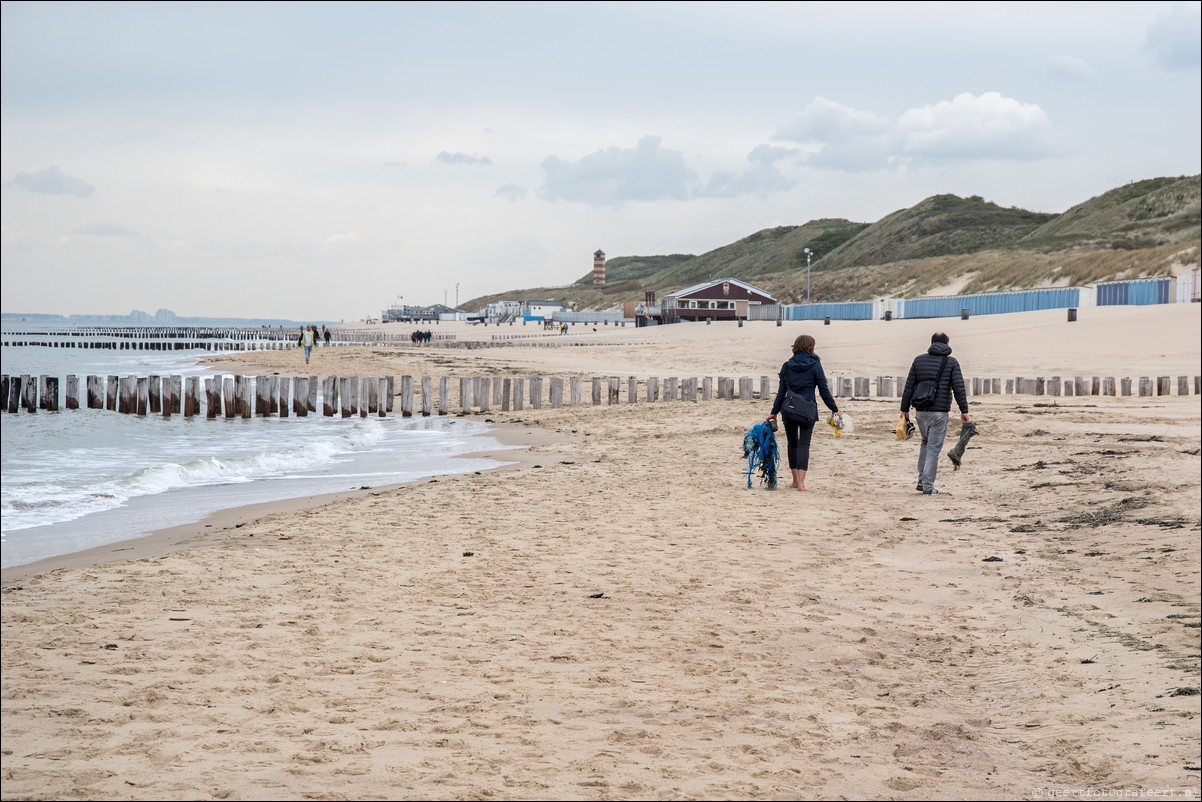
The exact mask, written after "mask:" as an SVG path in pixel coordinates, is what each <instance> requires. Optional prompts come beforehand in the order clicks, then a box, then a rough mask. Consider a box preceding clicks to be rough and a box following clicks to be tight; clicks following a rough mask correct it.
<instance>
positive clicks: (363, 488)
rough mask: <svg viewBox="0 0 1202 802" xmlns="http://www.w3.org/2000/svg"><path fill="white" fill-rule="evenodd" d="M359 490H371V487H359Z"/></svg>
mask: <svg viewBox="0 0 1202 802" xmlns="http://www.w3.org/2000/svg"><path fill="white" fill-rule="evenodd" d="M359 489H360V490H371V485H359Z"/></svg>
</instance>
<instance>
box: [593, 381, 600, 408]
mask: <svg viewBox="0 0 1202 802" xmlns="http://www.w3.org/2000/svg"><path fill="white" fill-rule="evenodd" d="M593 406H595V407H598V406H601V377H600V376H594V377H593Z"/></svg>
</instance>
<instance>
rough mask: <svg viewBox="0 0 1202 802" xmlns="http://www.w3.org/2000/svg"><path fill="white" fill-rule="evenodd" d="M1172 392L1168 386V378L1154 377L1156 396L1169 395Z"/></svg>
mask: <svg viewBox="0 0 1202 802" xmlns="http://www.w3.org/2000/svg"><path fill="white" fill-rule="evenodd" d="M1171 392H1172V386H1171V385H1170V384H1169V377H1168V376H1157V377H1156V394H1157V395H1169V394H1170V393H1171Z"/></svg>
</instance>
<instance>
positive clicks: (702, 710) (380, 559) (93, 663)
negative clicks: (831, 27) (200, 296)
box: [2, 304, 1202, 799]
mask: <svg viewBox="0 0 1202 802" xmlns="http://www.w3.org/2000/svg"><path fill="white" fill-rule="evenodd" d="M1081 312H1082V313H1081V317H1080V320H1078V321H1077V322H1076V323H1072V324H1069V323H1067V322H1066V321H1065V316H1064V312H1063V310H1059V311H1058V312H1056V313H1055V314H1053V313H1028V314H1022V315H1009V316H995V317H980V318H974V319H972V320H969V321H960V320H952V321H891V322H888V323H885V322H864V323H836V324H833V325H831V326H829V327H825V326H822V325H820V324H819V325H814V324H813V323H807V324H802V323H788V324H785V325H784V326H781V327H777V326H775V324H773V323H754V324H748V325H746V326H744V327H736V326H735V325H734V324H729V323H728V324H715V325H713V326H704V325H699V324H689V325H679V326H667V327H658V328H653V329H638V330H635V329H630V328H624V329H615V328H613V327H608V329H607V328H606V327H597V328H598V331H596V332H594V331H592V327H588V328H587V329H585V328H584V327H577V330H575V331H573V332H572V333H571V334H568V335H564V336H562V337H560V336H559V335H548V337H549V338H556V337H558V340H553V341H555V342H557V343H559V344H558V345H557V346H553V347H532V344H541V343H546V342H549V341H552V340H548V339H547V338H543V337H541V336H535V337H530V338H528V339H526V340H525V341H523V340H514V341H513V342H516V343H522V342H525V343H526V344H519V345H515V346H514V347H512V348H485V349H478V350H460V349H436V348H429V349H425V350H420V351H419V350H418V349H414V348H412V347H410V346H408V345H407V344H406V345H404V346H401V347H395V348H394V347H387V346H379V347H357V348H349V347H348V348H332V349H318V351H317V352H316V353H315V356H314V363H313V364H312V365H310V366H309V370H306V369H305V367H304V364H303V357H302V356H301V355H300V354H299V352H297V351H283V352H262V353H255V354H243V355H232V356H222V357H220V358H219V360H218V364H220V365H221V366H222V369H223V370H228V371H231V372H233V371H235V370H237V371H243V372H249V373H253V372H259V371H262V372H273V371H279V372H281V373H309V372H313V373H318V374H320V375H334V374H337V375H353V374H358V375H373V374H379V375H385V374H392V375H398V376H399V375H402V374H405V373H408V374H411V375H415V376H416V375H421V374H422V373H426V374H428V375H433V376H441V375H451V376H456V377H457V376H462V375H485V374H488V375H494V376H500V375H512V376H529V375H536V374H537V375H545V376H552V375H560V376H569V375H580V376H593V375H601V376H606V375H616V376H621V377H623V378H625V377H626V376H628V375H635V376H638V377H639V378H640V379H645V378H646V377H647V376H658V377H661V379H662V378H665V377H668V376H706V375H708V376H715V377H716V376H719V375H721V376H731V377H739V376H752V377H754V378H755V386H756V388H757V389H758V387H759V379H758V377H759V376H761V375H770V376H773V377H775V373H776V371H777V369H778V368H779V366H780V363H781V362H782V361H784V359H785V358H786V357H787V356H788V354H789V350H788V349H789V344H790V343H791V342H792V339H793V337H795V336H796V335H797V334H799V333H802V332H807V333H811V334H813V335H814V336H815V337H816V338H817V340H818V348H817V351H818V353H819V354H820V355H821V356H822V358H823V362H824V364H825V365H826V369H827V372H828V373H829V374H832V375H835V374H837V375H847V376H851V375H862V376H876V375H877V374H886V375H895V376H896V375H903V376H904V375H905V372H906V369H907V367H908V365H909V362H910V359H911V358H912V357H913V356H914V355H915V354H917V353H919V352H921V351H923V350H925V347H926V344H927V343H928V342H929V337H930V332H931V331H932V330H933V329H934V328H935V327H937V326H942V327H943V328H945V329H946V330H947V331H948V333H949V334H950V335H951V338H952V342H951V344H952V347H953V349H954V352H955V354H956V356H957V357H958V358H959V359H960V360H961V362H962V364H963V366H964V371H965V375H966V376H967V377H972V376H1002V377H1013V376H1015V375H1019V376H1027V377H1034V376H1051V375H1061V376H1062V377H1065V378H1069V377H1072V376H1074V375H1105V376H1134V377H1138V376H1161V375H1163V376H1173V377H1174V388H1175V386H1176V382H1175V377H1176V376H1177V375H1189V376H1191V377H1192V376H1194V375H1196V374H1198V373H1199V365H1200V364H1202V336H1200V335H1202V329H1200V326H1199V320H1200V318H1199V306H1198V305H1196V304H1194V305H1174V306H1169V307H1143V308H1139V307H1129V308H1117V309H1115V308H1109V309H1087V310H1081ZM507 329H508V330H507ZM523 329H524V330H523ZM459 333H460V336H461V337H477V338H488V337H491V336H492V335H493V334H506V335H516V334H535V332H533V331H531V330H530V329H529V328H524V327H520V326H518V327H506V329H502V330H501V331H500V332H497V331H483V330H480V329H475V330H469V329H467V328H466V327H460V329H459ZM569 343H576V344H575V345H570V344H569ZM623 386H625V381H623ZM1191 387H1192V379H1191ZM773 388H774V389H775V379H774V378H773ZM453 392H454V391H453ZM839 401H840V408H841V409H843V410H844V411H845V412H847V414H848V415H849V416H850V417H851V418H852V419H853V420H854V422H855V431H854V433H852V434H850V435H847V436H845V437H842V438H838V439H836V438H835V437H834V436H833V430H832V429H830V428H829V427H826V426H824V425H823V426H820V427H819V430H818V432H817V433H816V435H815V441H814V447H813V452H812V461H811V466H810V472H809V475H808V476H807V485H808V486H809V487H810V488H811V492H809V493H798V492H795V491H790V490H785V489H783V488H782V489H781V490H778V491H775V492H769V491H766V490H764V489H762V488H761V487H760V486H759V485H758V483H757V482H754V481H753V487H752V489H748V488H747V477H746V475H745V471H746V461H745V460H744V459H743V455H742V438H743V435H744V433H745V432H746V431H747V429H748V428H749V427H750V426H752V425H754V424H755V423H756V422H757V421H759V420H762V419H763V417H764V416H765V415H766V414H767V412H768V410H769V403H770V402H769V401H760V400H756V401H711V402H708V403H701V402H698V403H681V402H669V403H664V402H661V403H657V404H648V403H638V404H634V405H629V404H625V403H623V404H620V405H616V406H609V405H602V406H597V407H594V406H592V405H591V404H590V403H589V399H588V392H587V390H586V393H585V403H584V405H583V406H581V407H577V408H564V409H558V410H552V409H549V408H544V409H541V410H533V409H529V408H527V409H524V410H521V411H518V412H507V413H500V412H495V411H494V412H493V413H490V414H489V415H488V416H487V417H488V418H489V419H492V420H495V421H496V422H497V423H498V425H499V426H500V427H501V428H502V430H503V431H504V432H505V436H506V437H509V438H518V439H520V438H523V437H524V438H528V441H529V447H528V449H527V450H526V452H525V456H524V459H523V462H522V464H521V465H520V466H519V467H518V468H516V469H514V470H503V471H492V472H485V473H481V474H472V475H466V476H457V477H440V478H438V479H437V480H431V481H425V482H419V483H415V484H413V485H409V486H404V487H396V488H377V489H372V490H368V491H361V492H358V493H353V494H346V495H344V496H342V497H339V498H337V499H313V500H308V501H304V502H297V503H282V504H279V505H273V506H269V507H267V508H258V509H255V510H243V511H232V512H231V513H228V514H226V515H225V517H223V518H222V519H221V520H220V522H219V524H218V525H216V526H209V527H207V531H206V533H205V534H204V535H203V541H201V540H196V541H189V540H188V536H186V535H185V534H181V533H179V532H177V533H175V535H174V537H175V540H174V541H170V540H167V539H164V536H160V537H159V539H158V540H157V541H154V540H153V539H152V541H153V542H155V543H157V544H158V545H157V547H156V548H157V551H155V550H152V551H151V552H147V553H146V554H145V556H141V557H140V558H139V559H133V560H124V559H121V560H120V561H117V560H118V559H119V555H117V554H114V553H109V554H108V555H107V556H106V555H104V554H98V555H91V556H90V557H87V558H79V557H76V558H74V559H75V561H74V562H71V561H70V560H69V559H67V558H64V559H62V560H60V561H59V565H60V566H61V567H59V568H58V570H47V569H50V568H53V567H54V566H45V565H44V566H40V567H39V569H38V570H39V571H41V572H40V573H36V572H34V571H25V572H23V573H22V572H17V571H12V572H10V571H6V572H5V574H4V578H5V581H4V585H3V689H2V690H3V708H2V714H3V715H2V726H3V760H2V762H3V787H2V795H3V797H4V798H5V799H25V798H37V799H49V798H58V799H88V798H106V799H209V798H219V799H275V798H283V799H299V798H308V799H346V798H351V799H369V798H379V799H480V798H503V799H514V798H516V799H543V798H546V799H612V798H623V799H679V798H705V799H749V798H767V799H795V798H800V799H860V798H870V799H910V798H924V799H927V798H946V799H953V798H955V799H996V798H1019V799H1038V798H1047V797H1049V796H1053V795H1057V794H1059V795H1066V794H1074V795H1079V796H1084V795H1086V794H1088V793H1090V792H1092V793H1093V794H1094V795H1099V796H1100V795H1101V794H1102V793H1103V792H1107V793H1110V794H1118V793H1122V792H1127V793H1128V794H1129V795H1134V794H1136V793H1138V792H1140V791H1143V792H1145V794H1146V793H1147V792H1150V791H1159V792H1161V795H1165V796H1167V795H1168V792H1173V793H1174V794H1175V796H1176V797H1177V798H1185V797H1187V795H1189V794H1192V795H1193V796H1192V797H1190V798H1197V796H1198V792H1199V771H1198V767H1199V763H1200V741H1202V738H1200V736H1199V712H1200V711H1199V701H1200V699H1202V697H1200V696H1199V695H1198V688H1199V632H1200V630H1199V621H1200V619H1199V613H1200V610H1199V606H1200V605H1199V595H1200V592H1202V583H1200V564H1202V555H1200V554H1199V540H1200V538H1199V532H1200V522H1199V509H1200V507H1202V498H1200V465H1202V457H1200V456H1199V453H1200V451H1199V449H1200V447H1202V408H1200V404H1199V396H1197V395H1191V396H1189V397H1178V396H1175V395H1174V396H1161V397H1151V398H1149V397H1138V396H1136V397H1127V398H1124V397H1094V396H1088V397H1071V398H1064V397H1061V398H1051V397H1046V396H1044V397H1035V396H1013V395H1002V396H977V397H972V398H970V401H971V403H972V414H973V417H974V420H975V421H976V422H977V424H978V426H979V427H980V430H981V434H980V435H978V437H976V438H975V439H974V440H973V441H972V444H971V446H970V448H969V450H968V451H967V453H966V456H965V460H964V467H962V468H961V469H960V470H959V471H954V472H953V471H952V470H951V466H950V464H949V463H948V462H947V461H946V460H945V461H944V462H943V465H942V466H941V468H940V477H939V481H938V484H939V486H940V487H941V488H942V489H944V490H945V491H947V492H946V493H944V494H942V495H939V496H935V497H924V496H922V495H920V494H917V493H916V492H915V489H914V474H915V468H914V462H915V460H916V455H917V448H918V443H917V442H916V441H915V440H911V441H907V442H898V441H897V440H896V438H895V437H894V434H893V426H894V424H895V422H896V420H897V415H898V411H897V403H896V400H894V399H877V398H870V399H859V400H848V399H840V400H839ZM456 406H457V405H456ZM477 417H480V416H477ZM953 421H954V419H953ZM950 428H951V429H952V431H953V432H955V431H957V430H958V427H956V426H955V423H954V422H953V424H952V425H951V427H950ZM782 441H783V438H782ZM949 442H950V439H949ZM505 456H506V457H508V456H509V452H506V453H505ZM202 528H203V525H197V526H196V527H193V528H192V529H191V530H189V531H190V532H191V533H192V536H194V537H196V538H199V537H201V535H200V534H199V533H200V532H201V529H202ZM190 542H192V543H193V544H194V545H193V547H190V548H184V547H185V546H187V545H189V543H190Z"/></svg>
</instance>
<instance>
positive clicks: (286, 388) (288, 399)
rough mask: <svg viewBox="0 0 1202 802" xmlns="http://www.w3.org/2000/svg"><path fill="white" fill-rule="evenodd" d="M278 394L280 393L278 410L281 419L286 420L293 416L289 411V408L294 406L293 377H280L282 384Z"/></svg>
mask: <svg viewBox="0 0 1202 802" xmlns="http://www.w3.org/2000/svg"><path fill="white" fill-rule="evenodd" d="M276 392H277V393H279V395H278V396H277V401H276V408H277V409H278V410H279V411H280V413H279V414H280V417H281V418H286V417H288V416H289V415H291V414H292V413H291V411H290V410H289V407H291V406H292V377H291V376H280V383H279V386H278V387H276Z"/></svg>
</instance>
